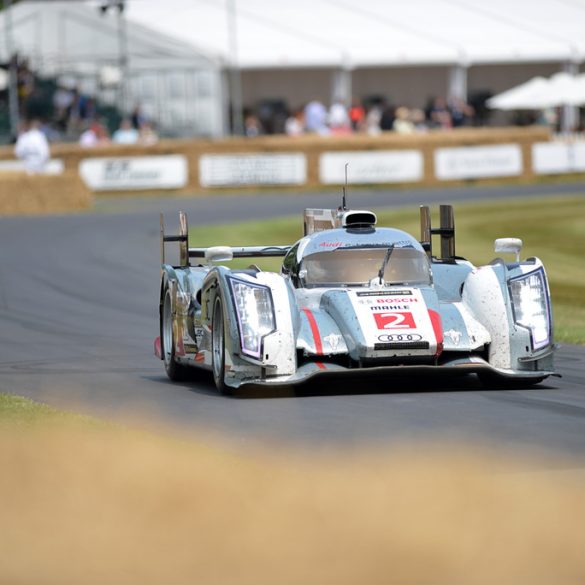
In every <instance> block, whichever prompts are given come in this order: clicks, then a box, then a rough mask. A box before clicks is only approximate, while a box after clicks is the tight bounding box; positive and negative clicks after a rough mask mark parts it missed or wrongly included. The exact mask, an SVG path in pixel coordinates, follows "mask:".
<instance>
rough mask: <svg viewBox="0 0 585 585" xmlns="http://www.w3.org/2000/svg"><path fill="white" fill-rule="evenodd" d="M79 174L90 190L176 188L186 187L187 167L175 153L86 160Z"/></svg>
mask: <svg viewBox="0 0 585 585" xmlns="http://www.w3.org/2000/svg"><path fill="white" fill-rule="evenodd" d="M79 174H80V175H81V178H82V179H83V181H84V182H85V184H86V185H87V186H88V187H89V188H90V189H91V190H92V191H108V190H109V191H121V190H132V189H179V188H181V187H184V186H185V185H186V184H187V180H188V165H187V158H186V157H185V156H183V155H178V154H177V155H160V156H158V155H157V156H129V157H117V158H113V157H112V158H86V159H83V160H82V161H81V162H80V163H79Z"/></svg>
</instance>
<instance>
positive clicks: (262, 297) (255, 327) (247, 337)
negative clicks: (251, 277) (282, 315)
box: [229, 278, 276, 359]
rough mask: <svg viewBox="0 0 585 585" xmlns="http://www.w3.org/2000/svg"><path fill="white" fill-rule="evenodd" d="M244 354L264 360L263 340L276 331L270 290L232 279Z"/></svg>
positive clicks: (231, 283)
mask: <svg viewBox="0 0 585 585" xmlns="http://www.w3.org/2000/svg"><path fill="white" fill-rule="evenodd" d="M229 280H230V285H231V287H232V293H233V295H232V296H233V299H234V304H235V306H236V315H237V318H238V330H239V333H240V345H241V348H242V353H244V354H246V355H249V356H251V357H254V358H257V359H261V358H262V340H263V338H264V337H265V336H266V335H268V334H269V333H272V332H273V331H275V330H276V320H275V318H274V305H273V303H272V294H271V292H270V288H269V287H267V286H263V285H260V284H252V283H251V282H247V281H244V280H237V279H235V278H230V279H229Z"/></svg>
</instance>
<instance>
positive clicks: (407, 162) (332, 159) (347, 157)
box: [319, 150, 424, 185]
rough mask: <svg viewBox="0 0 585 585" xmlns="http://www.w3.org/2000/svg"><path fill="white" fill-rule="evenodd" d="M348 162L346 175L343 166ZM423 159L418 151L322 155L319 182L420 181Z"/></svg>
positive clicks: (422, 172)
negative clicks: (348, 170)
mask: <svg viewBox="0 0 585 585" xmlns="http://www.w3.org/2000/svg"><path fill="white" fill-rule="evenodd" d="M347 163H349V169H350V172H349V174H347V175H346V173H345V165H346V164H347ZM423 174H424V158H423V153H422V151H420V150H375V151H366V152H364V151H355V150H349V151H341V152H324V153H322V154H321V155H320V156H319V180H320V182H321V183H323V184H325V185H334V184H343V183H344V182H345V180H346V179H345V177H346V176H347V180H348V182H349V183H350V184H352V183H354V184H368V183H405V182H409V181H413V182H414V181H421V180H422V178H423Z"/></svg>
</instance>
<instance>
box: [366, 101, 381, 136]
mask: <svg viewBox="0 0 585 585" xmlns="http://www.w3.org/2000/svg"><path fill="white" fill-rule="evenodd" d="M381 120H382V108H381V106H380V104H378V103H375V104H372V106H371V107H370V109H369V110H368V113H367V114H366V132H367V133H368V134H371V135H376V134H380V132H381V129H380V121H381Z"/></svg>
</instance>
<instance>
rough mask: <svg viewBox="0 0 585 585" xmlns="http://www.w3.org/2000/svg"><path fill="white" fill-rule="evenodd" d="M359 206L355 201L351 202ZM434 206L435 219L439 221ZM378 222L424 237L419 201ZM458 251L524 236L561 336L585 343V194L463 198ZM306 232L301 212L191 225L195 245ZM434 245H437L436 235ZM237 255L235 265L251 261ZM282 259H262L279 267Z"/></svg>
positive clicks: (279, 239) (487, 257) (488, 248)
mask: <svg viewBox="0 0 585 585" xmlns="http://www.w3.org/2000/svg"><path fill="white" fill-rule="evenodd" d="M352 203H353V205H354V206H356V207H358V206H359V203H358V202H357V201H354V202H352ZM437 209H438V206H437ZM437 209H434V212H435V213H434V215H433V223H434V224H437V225H438V211H437ZM378 224H379V225H382V226H392V227H397V228H400V229H403V230H405V231H407V232H409V233H411V234H413V235H414V236H416V237H420V223H419V216H418V207H417V203H416V202H414V201H413V205H412V207H411V208H408V209H404V208H400V209H398V210H395V211H383V212H380V213H378ZM455 225H456V227H457V241H456V251H457V254H458V255H460V256H464V257H465V258H467V259H468V260H470V261H471V262H473V263H474V264H476V265H477V264H484V263H487V262H490V261H491V260H492V259H493V258H494V257H495V254H494V251H493V242H494V240H495V239H496V238H501V237H519V238H521V239H522V240H523V241H524V249H523V251H522V257H523V258H526V257H530V256H538V257H539V258H540V259H541V260H542V261H543V262H544V264H545V267H546V270H547V273H548V277H549V280H550V287H551V294H552V298H553V310H554V319H555V337H556V340H557V341H561V342H567V343H579V344H584V343H585V197H582V196H574V197H571V196H552V197H550V198H546V199H545V198H541V197H539V198H533V199H529V198H521V199H509V200H506V201H502V200H498V201H495V202H493V203H479V204H477V203H459V204H457V205H456V206H455ZM302 235H303V222H302V217H301V215H300V214H299V216H298V217H292V218H281V219H275V220H269V221H258V222H245V223H237V224H225V225H219V226H218V225H214V226H208V227H201V228H200V227H198V228H192V229H191V233H190V245H191V246H211V245H234V246H235V245H242V246H245V245H264V244H281V245H286V244H292V243H294V242H295V241H296V240H298V239H299V238H301V237H302ZM435 245H438V241H437V242H436V244H435ZM237 262H239V264H236V261H234V263H233V265H234V266H245V265H247V264H249V263H250V262H249V261H248V262H246V261H237ZM280 263H281V259H278V258H275V259H268V260H265V261H263V262H258V264H259V265H260V266H261V268H263V269H266V270H275V271H278V270H279V269H280Z"/></svg>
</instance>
